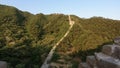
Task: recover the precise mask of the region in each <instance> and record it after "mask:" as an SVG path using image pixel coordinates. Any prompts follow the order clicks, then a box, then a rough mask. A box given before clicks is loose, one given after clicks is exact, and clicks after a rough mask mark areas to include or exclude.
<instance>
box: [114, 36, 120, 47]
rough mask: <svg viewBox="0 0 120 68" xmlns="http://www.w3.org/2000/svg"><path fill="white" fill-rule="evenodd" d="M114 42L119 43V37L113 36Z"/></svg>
mask: <svg viewBox="0 0 120 68" xmlns="http://www.w3.org/2000/svg"><path fill="white" fill-rule="evenodd" d="M114 43H115V44H118V45H120V37H117V38H115V39H114Z"/></svg>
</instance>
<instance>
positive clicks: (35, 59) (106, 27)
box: [0, 5, 120, 68]
mask: <svg viewBox="0 0 120 68" xmlns="http://www.w3.org/2000/svg"><path fill="white" fill-rule="evenodd" d="M71 18H72V20H74V21H75V25H74V26H73V28H72V30H71V31H70V33H69V35H68V36H67V37H66V38H65V39H64V41H62V42H61V43H60V45H59V46H58V48H57V50H56V54H58V55H61V54H60V52H63V53H64V54H66V55H69V56H70V57H76V56H79V57H80V59H82V60H83V59H84V57H85V56H87V55H90V54H93V52H95V51H99V50H100V49H98V47H100V46H102V44H104V43H108V42H111V41H112V39H113V38H115V37H117V36H120V29H119V27H120V21H119V20H112V19H105V18H102V17H92V18H90V19H83V18H79V17H77V16H75V15H71ZM68 28H69V21H68V16H67V15H64V14H50V15H44V14H42V13H41V14H36V15H34V14H31V13H29V12H23V11H21V10H19V9H17V8H15V7H12V6H6V5H0V60H4V61H7V62H8V63H10V64H9V66H11V67H14V68H39V67H40V66H41V64H42V63H43V61H44V59H45V57H46V56H47V54H48V52H49V51H50V49H51V47H52V46H53V45H54V44H55V43H56V42H57V41H58V40H59V39H60V38H61V37H62V36H63V35H64V34H65V32H66V31H67V30H68ZM91 49H95V50H94V51H89V50H91ZM53 60H54V58H53ZM56 60H58V59H56ZM71 60H72V59H71Z"/></svg>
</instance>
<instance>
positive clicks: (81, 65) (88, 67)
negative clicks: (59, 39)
mask: <svg viewBox="0 0 120 68" xmlns="http://www.w3.org/2000/svg"><path fill="white" fill-rule="evenodd" d="M79 68H91V67H90V66H89V65H88V64H87V63H80V65H79Z"/></svg>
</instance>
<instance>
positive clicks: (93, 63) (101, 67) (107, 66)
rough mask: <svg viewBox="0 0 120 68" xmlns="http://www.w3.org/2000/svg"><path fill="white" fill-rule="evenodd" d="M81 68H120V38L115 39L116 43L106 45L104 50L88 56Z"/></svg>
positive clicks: (80, 65)
mask: <svg viewBox="0 0 120 68" xmlns="http://www.w3.org/2000/svg"><path fill="white" fill-rule="evenodd" d="M79 68H120V39H118V38H117V39H114V44H111V45H104V46H103V48H102V52H100V53H95V55H94V56H87V59H86V62H82V63H80V64H79Z"/></svg>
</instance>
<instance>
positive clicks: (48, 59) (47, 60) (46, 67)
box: [41, 15, 74, 68]
mask: <svg viewBox="0 0 120 68" xmlns="http://www.w3.org/2000/svg"><path fill="white" fill-rule="evenodd" d="M68 18H69V25H70V27H69V29H68V31H67V32H66V33H65V35H64V36H63V37H62V38H61V39H60V40H59V41H58V42H57V43H56V44H55V45H54V46H53V48H52V49H51V51H50V52H49V54H48V56H47V58H46V59H45V61H44V63H43V65H42V66H41V68H49V65H50V64H49V63H50V60H51V58H52V56H53V53H54V52H55V49H56V47H57V46H58V45H59V44H60V42H61V41H62V40H63V39H64V38H65V37H66V36H67V35H68V33H69V32H70V30H71V29H72V27H73V25H74V21H72V20H71V17H70V15H68Z"/></svg>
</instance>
